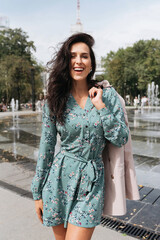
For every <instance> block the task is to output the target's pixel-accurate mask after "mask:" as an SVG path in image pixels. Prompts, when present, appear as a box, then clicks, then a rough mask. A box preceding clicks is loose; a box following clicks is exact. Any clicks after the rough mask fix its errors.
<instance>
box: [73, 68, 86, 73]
mask: <svg viewBox="0 0 160 240" xmlns="http://www.w3.org/2000/svg"><path fill="white" fill-rule="evenodd" d="M73 69H74V71H76V72H82V71H83V70H84V68H81V67H75V68H73Z"/></svg>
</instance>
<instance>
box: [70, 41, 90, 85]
mask: <svg viewBox="0 0 160 240" xmlns="http://www.w3.org/2000/svg"><path fill="white" fill-rule="evenodd" d="M70 51H71V61H70V75H71V78H72V79H73V80H75V81H84V80H86V79H87V76H88V74H89V73H90V71H91V69H92V65H91V57H90V50H89V47H88V46H87V44H85V43H83V42H78V43H74V44H73V45H72V46H71V50H70Z"/></svg>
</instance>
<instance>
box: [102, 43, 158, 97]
mask: <svg viewBox="0 0 160 240" xmlns="http://www.w3.org/2000/svg"><path fill="white" fill-rule="evenodd" d="M102 62H103V66H104V68H105V78H106V79H107V80H108V81H109V82H110V83H111V84H112V85H113V86H114V87H115V88H116V90H117V91H118V92H119V93H120V94H121V95H122V96H123V97H124V98H125V96H126V95H128V94H129V95H130V96H131V98H134V97H135V96H137V95H138V94H139V93H140V94H141V95H146V93H147V85H148V83H151V82H152V81H154V82H155V84H158V85H159V87H160V67H159V66H160V40H155V39H152V40H146V41H144V40H140V41H138V42H136V43H135V44H134V45H133V46H132V47H127V48H126V49H119V50H118V51H117V52H113V51H111V52H110V53H108V54H107V56H106V57H103V58H102Z"/></svg>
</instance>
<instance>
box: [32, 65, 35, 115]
mask: <svg viewBox="0 0 160 240" xmlns="http://www.w3.org/2000/svg"><path fill="white" fill-rule="evenodd" d="M34 75H35V69H34V68H31V84H32V111H35V110H36V107H35V79H34Z"/></svg>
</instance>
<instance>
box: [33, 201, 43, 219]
mask: <svg viewBox="0 0 160 240" xmlns="http://www.w3.org/2000/svg"><path fill="white" fill-rule="evenodd" d="M35 207H36V213H37V216H38V218H39V220H40V221H41V223H43V220H42V214H43V201H42V199H40V200H35Z"/></svg>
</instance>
